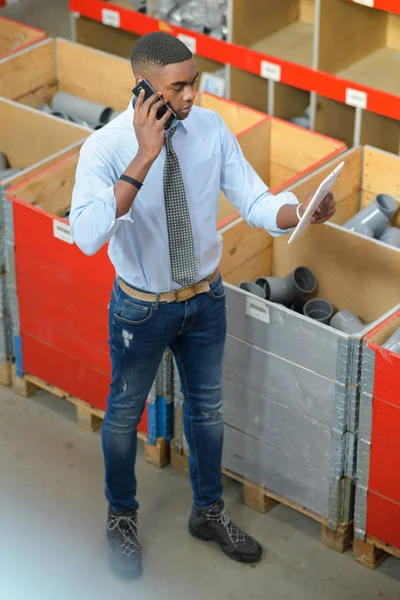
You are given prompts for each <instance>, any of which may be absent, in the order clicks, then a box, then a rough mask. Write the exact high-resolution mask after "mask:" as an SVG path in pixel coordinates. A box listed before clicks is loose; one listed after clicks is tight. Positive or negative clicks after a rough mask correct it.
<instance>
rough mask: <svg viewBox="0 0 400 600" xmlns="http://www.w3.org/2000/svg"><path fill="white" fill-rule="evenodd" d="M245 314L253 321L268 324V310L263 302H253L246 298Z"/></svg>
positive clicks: (251, 299)
mask: <svg viewBox="0 0 400 600" xmlns="http://www.w3.org/2000/svg"><path fill="white" fill-rule="evenodd" d="M246 314H247V315H249V317H253V318H254V319H259V320H260V321H264V323H269V309H268V307H267V306H265V304H263V302H260V301H259V300H253V298H249V297H247V298H246Z"/></svg>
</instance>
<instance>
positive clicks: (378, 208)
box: [343, 194, 399, 237]
mask: <svg viewBox="0 0 400 600" xmlns="http://www.w3.org/2000/svg"><path fill="white" fill-rule="evenodd" d="M398 208H399V205H398V203H397V202H396V200H395V199H394V198H392V196H389V195H388V194H378V195H377V196H376V198H375V200H374V201H373V202H371V204H369V205H368V206H366V207H365V208H363V209H362V210H360V212H358V213H357V214H356V215H354V216H353V217H352V218H351V219H349V220H348V221H347V222H346V223H345V224H344V225H343V227H344V228H345V229H350V231H355V232H357V233H363V231H362V228H365V227H368V228H369V229H372V231H373V232H374V236H375V237H379V236H380V235H381V234H382V232H383V230H384V229H385V227H386V226H387V225H388V224H389V222H390V220H391V218H392V217H393V215H394V213H395V212H396V211H397V210H398Z"/></svg>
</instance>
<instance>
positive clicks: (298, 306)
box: [290, 299, 306, 315]
mask: <svg viewBox="0 0 400 600" xmlns="http://www.w3.org/2000/svg"><path fill="white" fill-rule="evenodd" d="M305 303H306V300H303V299H301V300H295V302H293V304H291V305H290V310H294V312H297V313H300V314H301V315H304V305H305Z"/></svg>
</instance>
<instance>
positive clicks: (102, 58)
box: [0, 38, 134, 111]
mask: <svg viewBox="0 0 400 600" xmlns="http://www.w3.org/2000/svg"><path fill="white" fill-rule="evenodd" d="M133 86H134V79H133V74H132V68H131V65H130V62H129V60H123V59H122V58H119V57H117V56H114V55H112V54H107V53H105V52H100V51H99V50H94V49H93V48H88V47H86V46H83V45H80V44H75V43H73V42H69V41H67V40H63V39H60V38H57V39H55V40H54V39H47V40H45V41H43V42H41V43H40V44H37V45H35V46H32V47H30V48H27V49H26V50H25V51H23V52H20V53H19V54H18V55H17V56H11V57H9V58H8V59H7V60H4V61H2V62H1V63H0V95H1V96H4V97H6V98H10V99H11V100H15V101H17V102H20V103H22V104H26V105H29V106H32V107H34V108H37V107H38V106H40V105H41V104H43V103H47V104H49V103H50V102H51V99H52V98H53V96H54V94H55V93H56V92H57V91H63V92H68V93H70V94H74V95H76V96H78V97H79V98H83V99H84V100H91V101H93V102H99V103H101V104H104V105H105V106H110V107H111V108H112V109H113V110H116V111H122V110H125V109H126V107H127V106H128V104H129V101H130V99H131V97H132V93H131V90H132V88H133Z"/></svg>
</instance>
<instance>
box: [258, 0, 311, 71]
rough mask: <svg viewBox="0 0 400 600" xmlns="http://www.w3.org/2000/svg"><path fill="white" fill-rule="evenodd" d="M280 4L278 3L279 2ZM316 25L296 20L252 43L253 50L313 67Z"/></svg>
mask: <svg viewBox="0 0 400 600" xmlns="http://www.w3.org/2000/svg"><path fill="white" fill-rule="evenodd" d="M277 6H278V4H277ZM313 37H314V26H313V25H312V24H311V23H304V22H302V21H296V22H294V23H291V24H290V25H288V26H287V27H285V28H283V29H280V30H279V31H276V32H275V33H273V34H272V35H270V36H268V37H265V38H263V39H262V40H260V41H258V42H257V43H256V44H253V45H252V48H253V50H255V51H256V52H262V53H263V54H269V55H270V56H277V57H278V58H281V59H283V60H288V61H290V62H294V63H296V64H299V65H303V66H305V67H312V62H313Z"/></svg>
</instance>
